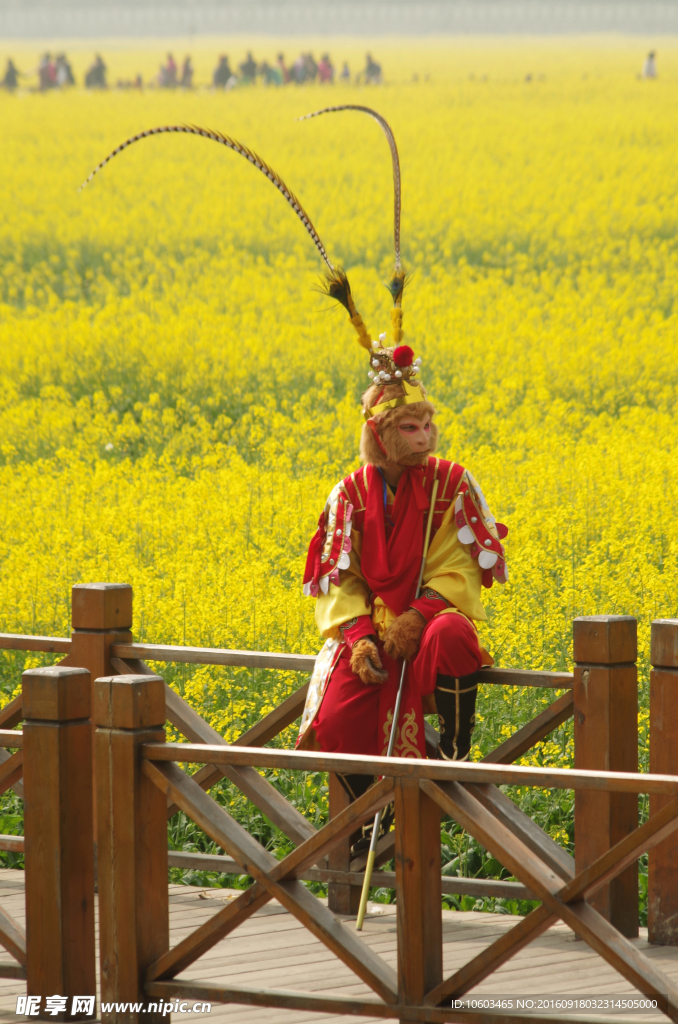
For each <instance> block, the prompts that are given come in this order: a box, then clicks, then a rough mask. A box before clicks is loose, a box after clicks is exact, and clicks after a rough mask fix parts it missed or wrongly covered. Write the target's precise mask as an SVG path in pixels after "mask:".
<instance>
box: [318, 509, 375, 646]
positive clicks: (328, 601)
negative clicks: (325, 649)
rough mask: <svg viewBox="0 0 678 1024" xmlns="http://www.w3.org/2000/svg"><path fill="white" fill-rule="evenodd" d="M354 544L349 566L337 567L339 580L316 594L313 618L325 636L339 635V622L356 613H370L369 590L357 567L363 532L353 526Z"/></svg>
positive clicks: (352, 538)
mask: <svg viewBox="0 0 678 1024" xmlns="http://www.w3.org/2000/svg"><path fill="white" fill-rule="evenodd" d="M351 541H352V542H353V546H352V548H351V551H350V565H349V567H348V569H340V570H339V583H340V585H339V586H338V587H335V586H334V584H333V583H330V585H329V587H328V590H327V593H326V594H323V593H320V594H318V597H317V600H316V605H315V621H316V625H317V627H318V629H319V630H320V633H321V635H322V636H324V637H325V639H326V640H336V639H341V634H340V633H339V626H342V625H343V624H344V622H348V621H349V619H356V618H358V616H359V615H369V614H370V612H371V606H370V590H369V587H368V586H367V583H366V582H365V580H364V578H363V574H362V572H361V571H360V552H361V550H362V535H361V534H360V533H359V532H358V530H356V529H355V528H354V529H353V530H352V532H351Z"/></svg>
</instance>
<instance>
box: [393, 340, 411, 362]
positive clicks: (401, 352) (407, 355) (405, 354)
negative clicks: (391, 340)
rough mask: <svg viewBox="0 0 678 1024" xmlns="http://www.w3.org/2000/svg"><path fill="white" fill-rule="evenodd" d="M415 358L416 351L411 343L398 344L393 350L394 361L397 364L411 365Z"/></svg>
mask: <svg viewBox="0 0 678 1024" xmlns="http://www.w3.org/2000/svg"><path fill="white" fill-rule="evenodd" d="M413 359H414V352H413V351H412V349H411V348H410V346H409V345H398V347H397V348H395V349H394V350H393V362H394V363H395V364H396V366H400V367H403V366H411V365H412V360H413Z"/></svg>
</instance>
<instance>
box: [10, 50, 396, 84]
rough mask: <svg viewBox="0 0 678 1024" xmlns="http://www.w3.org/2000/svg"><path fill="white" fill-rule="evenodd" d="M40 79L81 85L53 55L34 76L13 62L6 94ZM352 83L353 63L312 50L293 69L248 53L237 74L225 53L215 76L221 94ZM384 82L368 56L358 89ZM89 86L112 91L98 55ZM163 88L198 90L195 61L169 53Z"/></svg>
mask: <svg viewBox="0 0 678 1024" xmlns="http://www.w3.org/2000/svg"><path fill="white" fill-rule="evenodd" d="M33 78H36V79H37V83H36V84H32V83H31V84H29V88H33V89H37V90H38V91H40V92H45V91H47V90H48V89H63V88H67V87H69V86H73V85H75V84H76V82H75V76H74V74H73V69H72V67H71V64H70V61H69V60H68V58H67V56H66V54H65V53H58V54H56V55H55V56H53V55H52V54H50V53H45V54H43V56H42V57H41V58H40V60H39V62H38V65H37V67H35V68H33V69H32V70H31V71H25V72H21V71H19V70H18V68H17V67H16V65H15V63H14V61H13V60H11V59H10V60H8V61H7V68H6V71H5V76H4V78H3V79H2V82H1V83H0V84H1V85H2V86H3V87H4V88H5V89H7V90H8V91H10V92H13V91H14V90H15V89H17V88H18V87H19V85H20V84H21V79H28V80H31V79H33ZM351 80H352V76H351V70H350V68H349V65H348V61H344V62H343V63H342V67H341V70H340V71H339V73H338V74H337V73H336V70H335V67H334V64H333V63H332V60H331V59H330V55H329V53H324V54H323V55H322V56H321V58H320V60H319V61H316V60H315V59H314V57H313V54H312V53H311V52H310V51H309V52H306V53H300V54H299V56H298V57H297V58H296V60H294V61H293V62H292V63H291V64H289V65H288V64H287V63H286V62H285V55H284V54H283V53H279V54H278V55H277V57H276V60H275V62H274V63H273V64H269V62H268V61H267V60H264V61H261V62H260V63H259V62H257V61H256V60H255V59H254V57H253V55H252V51H251V50H250V51H248V53H247V57H246V59H245V60H244V61H243V62H242V63H241V64H239V65H238V66H237V68H236V69H235V70H234V69H233V68H232V67H231V64H230V61H229V58H228V56H227V55H226V54H221V56H220V57H219V59H218V61H217V66H216V68H215V69H214V73H213V75H212V83H211V84H212V86H213V88H215V89H233V88H235V87H236V86H243V85H254V84H256V83H257V82H260V83H261V84H263V85H289V84H294V85H304V84H306V83H308V82H318V83H320V84H322V85H332V84H333V83H334V82H335V81H339V82H341V83H343V84H349V83H350V82H351ZM381 81H382V74H381V64H378V63H377V61H375V60H374V58H373V57H372V54H371V53H368V54H366V55H365V67H364V68H363V70H362V71H359V72H358V73H357V74H356V76H355V82H356V84H363V85H379V84H380V83H381ZM83 84H84V86H85V88H86V89H107V88H108V86H109V82H108V68H107V66H106V64H105V62H104V59H103V57H102V56H101V54H99V53H97V54H96V55H95V57H94V60H93V62H92V64H91V65H90V67H89V68H88V69H87V71H86V72H85V75H84V78H83ZM148 84H149V85H151V86H154V87H156V88H159V89H177V88H179V89H192V88H193V86H194V68H193V61H192V59H191V57H190V56H187V57H185V58H184V62H183V64H182V65H181V69H180V68H179V65H178V64H177V62H176V60H175V59H174V55H173V54H172V53H168V54H167V59H166V61H165V62H164V63H163V64H161V65H160V68H159V70H158V74H157V76H156V77H155V79H154V80H152V81H151V82H149V83H148ZM143 86H144V82H143V79H142V76H141V75H140V74H138V75H136V77H135V78H133V79H118V80H117V82H116V83H115V87H116V88H118V89H131V88H133V89H142V88H143Z"/></svg>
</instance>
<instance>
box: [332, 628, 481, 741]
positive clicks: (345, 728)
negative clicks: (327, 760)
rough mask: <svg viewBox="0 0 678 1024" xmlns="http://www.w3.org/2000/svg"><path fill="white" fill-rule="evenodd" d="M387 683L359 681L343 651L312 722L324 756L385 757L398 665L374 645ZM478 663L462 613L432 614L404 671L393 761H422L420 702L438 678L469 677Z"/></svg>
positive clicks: (475, 641)
mask: <svg viewBox="0 0 678 1024" xmlns="http://www.w3.org/2000/svg"><path fill="white" fill-rule="evenodd" d="M377 646H378V647H379V654H380V657H381V661H382V664H383V666H384V668H385V669H386V670H387V671H388V679H387V681H386V682H385V683H382V684H380V685H371V684H366V683H363V682H362V680H361V679H360V678H359V677H358V676H357V675H355V673H354V672H352V671H351V665H350V661H351V653H350V651H349V649H348V647H346V648H344V650H343V651H342V654H341V657H340V658H339V661H338V662H337V664H336V665H335V667H334V670H333V672H332V676H331V678H330V681H329V683H328V685H327V690H326V691H325V696H324V697H323V702H322V704H321V705H320V710H319V712H318V714H317V715H316V718H315V722H314V723H313V725H314V728H315V732H316V736H317V738H318V742H319V744H320V748H321V750H323V751H325V752H326V753H339V754H365V755H366V756H369V757H373V756H379V755H382V754H385V753H386V750H387V748H388V740H389V735H390V731H391V723H392V721H393V711H394V708H395V702H396V696H397V693H398V685H399V683H400V672H401V669H402V662H401V661H398V662H396V661H393V659H392V658H389V656H388V655H387V654H386V653H385V651H384V645H383V644H382V643H381V641H378V642H377ZM481 664H482V658H481V654H480V647H479V645H478V635H477V633H476V631H475V629H474V627H473V626H472V625H471V623H470V622H469V620H468V619H467V618H465V617H464V616H463V615H457V614H449V613H447V614H442V615H436V616H435V617H434V618H433V619H431V621H430V622H429V623H428V625H427V626H426V628H425V630H424V632H423V634H422V637H421V643H420V645H419V651H418V653H417V655H416V657H415V658H414V659H413V661H412V662H411V664H409V665H408V667H407V673H406V684H405V689H404V692H403V701H402V706H401V711H400V721H399V723H398V726H399V728H398V736H397V738H396V745H395V750H394V753H395V755H396V757H426V743H425V740H424V716H423V713H422V708H421V698H422V696H425V695H426V694H429V693H433V691H434V690H435V687H436V679H437V677H438V674H439V673H440V674H442V675H446V676H455V677H458V676H467V675H470V674H471V673H472V672H476V671H477V670H478V669H479V668H480V667H481Z"/></svg>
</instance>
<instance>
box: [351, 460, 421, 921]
mask: <svg viewBox="0 0 678 1024" xmlns="http://www.w3.org/2000/svg"><path fill="white" fill-rule="evenodd" d="M438 483H439V481H438V480H437V479H436V480H434V481H433V489H432V491H431V504H430V507H429V510H428V520H427V522H426V537H425V538H424V550H423V553H422V556H421V566H420V568H419V579H418V580H417V590H416V593H415V595H414V600H415V601H416V600H417V598H418V597H419V591H420V590H421V584H422V580H423V578H424V566H425V564H426V555H427V554H428V546H429V542H430V540H431V526H432V525H433V509H434V507H435V503H436V497H437V495H438ZM406 671H407V662H406V661H405V659H404V658H403V667H402V671H401V673H400V685H399V686H398V696H397V697H396V703H395V711H394V712H393V722H392V723H391V735H390V736H389V738H388V750H387V751H386V756H387V757H393V748H394V747H395V741H396V736H397V735H398V719H399V718H400V705H401V704H402V700H403V690H404V689H405V673H406ZM381 813H382V812H381V811H377V813H376V814H375V816H374V826H373V828H372V838H371V839H370V849H369V853H368V854H367V864H366V865H365V878H364V879H363V891H362V892H361V894H360V906H359V908H358V920H357V921H356V925H355V926H356V929H357V930H358V931H359V932H361V931H362V930H363V921H364V920H365V912H366V910H367V897H368V896H369V894H370V882H371V881H372V872H373V870H374V858H375V856H376V852H377V839H378V836H379V825H380V823H381Z"/></svg>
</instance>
